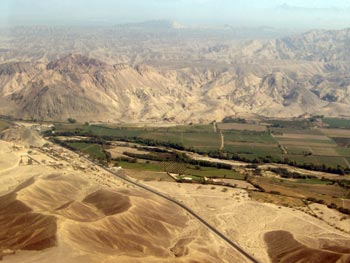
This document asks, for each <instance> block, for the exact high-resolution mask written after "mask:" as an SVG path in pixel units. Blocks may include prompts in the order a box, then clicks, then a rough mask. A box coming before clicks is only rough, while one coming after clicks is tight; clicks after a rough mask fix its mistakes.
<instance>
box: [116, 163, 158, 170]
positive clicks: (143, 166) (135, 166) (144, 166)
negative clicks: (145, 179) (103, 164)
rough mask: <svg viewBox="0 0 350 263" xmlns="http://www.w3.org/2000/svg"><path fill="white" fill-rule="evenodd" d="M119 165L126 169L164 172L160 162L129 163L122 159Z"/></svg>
mask: <svg viewBox="0 0 350 263" xmlns="http://www.w3.org/2000/svg"><path fill="white" fill-rule="evenodd" d="M117 165H118V166H121V167H122V168H124V169H131V170H139V171H154V172H164V171H163V168H162V166H161V165H160V164H159V163H129V162H123V161H120V162H117Z"/></svg>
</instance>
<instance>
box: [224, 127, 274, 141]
mask: <svg viewBox="0 0 350 263" xmlns="http://www.w3.org/2000/svg"><path fill="white" fill-rule="evenodd" d="M223 134H224V137H225V142H248V143H270V144H271V143H274V144H276V143H277V142H276V140H275V139H274V138H273V137H272V136H271V134H270V133H269V132H256V131H232V130H231V131H224V132H223Z"/></svg>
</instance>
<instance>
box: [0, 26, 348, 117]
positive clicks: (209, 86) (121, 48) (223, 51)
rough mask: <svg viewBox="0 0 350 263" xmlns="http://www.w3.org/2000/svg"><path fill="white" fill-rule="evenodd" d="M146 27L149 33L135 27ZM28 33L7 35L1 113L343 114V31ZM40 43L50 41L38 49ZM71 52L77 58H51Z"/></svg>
mask: <svg viewBox="0 0 350 263" xmlns="http://www.w3.org/2000/svg"><path fill="white" fill-rule="evenodd" d="M152 23H156V24H158V25H159V22H149V23H146V25H145V24H143V25H142V26H146V27H151V26H152ZM138 26H140V25H138ZM163 26H164V27H172V26H173V25H172V24H169V23H164V24H163ZM17 30H18V31H17ZM31 30H32V31H31V32H30V30H27V31H28V32H29V33H28V32H27V33H26V32H25V31H23V29H15V30H14V35H16V34H17V32H22V33H23V36H24V37H23V38H24V40H21V41H23V44H18V43H21V42H20V41H19V40H18V42H15V43H16V45H18V47H15V46H11V48H12V50H11V51H9V52H6V53H4V55H1V54H0V58H2V60H3V61H4V62H3V63H2V64H0V114H1V115H12V116H16V117H19V118H26V119H44V120H66V119H67V118H69V117H72V118H76V119H79V120H81V121H111V122H118V121H125V122H129V121H172V122H206V121H212V120H221V119H223V118H224V117H226V116H232V115H236V114H243V113H244V114H246V113H248V114H259V115H264V116H272V117H296V116H300V115H304V114H306V113H308V114H324V115H327V116H350V63H349V62H350V55H349V54H350V29H344V30H337V31H324V30H314V31H310V32H306V33H304V34H299V35H294V36H290V37H282V38H277V39H267V40H243V41H237V40H236V39H233V40H232V39H230V38H229V37H231V36H232V35H229V34H227V29H226V31H221V33H220V32H215V30H214V31H213V30H211V31H205V30H204V29H201V30H198V31H196V30H194V29H192V30H189V31H187V30H185V31H182V30H180V31H179V32H180V33H175V34H170V33H168V32H169V30H165V31H164V32H163V33H162V30H158V31H157V30H156V31H154V32H159V34H155V33H149V32H148V33H144V30H142V29H141V30H135V31H133V33H130V32H131V31H130V30H126V29H116V28H114V27H113V28H107V29H103V30H102V29H99V30H101V31H96V32H95V33H94V34H95V35H94V34H92V33H90V35H89V36H90V37H89V38H88V37H87V35H85V34H88V33H87V32H85V31H83V32H81V31H79V32H80V34H81V35H79V38H76V37H75V36H76V35H75V34H73V32H75V30H77V29H75V28H73V29H65V30H63V29H50V28H39V29H31ZM229 30H230V29H229ZM266 30H270V29H266ZM34 32H37V33H34ZM38 32H40V33H38ZM57 32H58V33H57ZM138 32H139V33H138ZM208 32H209V33H208ZM56 33H57V35H56ZM26 34H27V35H26ZM28 34H29V35H31V36H34V35H35V36H37V35H40V36H37V37H36V38H35V40H33V37H32V38H29V37H28ZM62 34H64V35H65V36H66V38H67V39H68V40H67V41H62V40H60V39H61V38H62V39H64V38H63V37H62ZM70 34H72V37H70ZM130 34H132V36H133V39H134V40H133V42H132V41H131V40H128V38H129V37H130ZM220 34H224V35H220ZM49 36H50V37H53V38H54V39H55V37H57V39H56V41H53V40H52V42H50V43H51V44H52V47H51V46H50V48H45V46H47V45H51V44H48V42H46V40H47V41H50V40H49V39H50V38H49ZM116 36H120V38H117V37H116ZM205 36H206V37H207V38H208V39H205V38H204V37H205ZM209 36H211V39H209ZM59 37H60V38H59ZM225 37H227V38H229V39H226V40H225ZM27 38H28V39H31V40H27V41H25V39H27ZM130 38H131V37H130ZM81 39H84V41H83V42H84V43H81V41H82V40H81ZM44 40H45V41H44ZM136 40H137V41H136ZM0 43H2V42H1V41H0ZM3 43H5V42H3ZM35 43H36V44H35ZM59 44H61V45H59ZM41 45H43V47H41ZM56 45H57V46H56ZM72 45H73V46H75V47H78V48H75V49H77V50H80V51H82V52H72V53H71V54H70V55H64V56H62V55H60V54H62V53H66V52H67V51H68V50H71V49H70V47H71V46H72ZM80 45H81V46H80ZM4 46H6V45H5V44H4ZM19 46H21V47H23V48H22V49H20V48H19ZM53 47H57V49H56V50H55V49H54V48H53ZM99 47H100V48H99ZM102 47H104V48H102ZM27 48H30V51H28V50H27ZM4 49H5V48H4ZM42 52H43V53H42ZM16 55H17V56H18V55H19V56H20V57H21V58H20V59H14V57H15V56H16ZM14 60H16V61H14ZM18 61H27V62H18Z"/></svg>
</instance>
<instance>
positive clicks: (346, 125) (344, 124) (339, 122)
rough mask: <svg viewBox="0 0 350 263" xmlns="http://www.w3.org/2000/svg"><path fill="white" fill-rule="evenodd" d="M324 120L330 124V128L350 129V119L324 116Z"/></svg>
mask: <svg viewBox="0 0 350 263" xmlns="http://www.w3.org/2000/svg"><path fill="white" fill-rule="evenodd" d="M323 122H324V123H326V124H328V125H329V128H342V129H350V120H348V119H340V118H324V119H323Z"/></svg>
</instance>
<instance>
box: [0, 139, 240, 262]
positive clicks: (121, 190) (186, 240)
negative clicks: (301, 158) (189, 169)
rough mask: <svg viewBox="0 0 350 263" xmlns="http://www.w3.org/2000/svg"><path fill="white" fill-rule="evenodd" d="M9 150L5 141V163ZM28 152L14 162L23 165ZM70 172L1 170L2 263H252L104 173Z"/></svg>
mask: <svg viewBox="0 0 350 263" xmlns="http://www.w3.org/2000/svg"><path fill="white" fill-rule="evenodd" d="M10 145H11V144H10V143H5V142H3V141H0V146H6V147H1V149H0V159H1V158H3V159H6V158H7V157H6V156H7V155H8V152H6V151H11V147H10ZM4 149H5V150H4ZM26 151H27V150H26V149H23V150H19V151H18V150H17V151H13V152H11V153H12V156H11V155H10V156H11V158H14V159H15V160H16V162H15V163H18V159H19V158H20V156H21V155H22V154H24V153H25V152H26ZM35 158H36V159H37V160H42V159H45V158H47V159H48V158H49V157H47V156H45V155H44V154H42V153H40V152H37V153H35ZM6 163H8V162H4V164H6ZM46 163H47V162H46ZM64 165H65V167H66V168H64V169H63V170H58V169H57V168H53V167H51V166H48V165H45V164H43V162H41V163H40V164H36V165H32V166H28V165H23V166H20V165H19V164H18V165H13V164H11V162H9V163H8V165H3V167H0V183H1V185H2V188H1V190H0V225H1V228H0V258H3V260H4V262H73V263H74V262H200V263H202V262H246V261H245V259H244V258H242V257H241V256H240V255H239V254H238V253H237V252H236V251H234V250H233V249H231V248H230V247H228V246H227V244H226V243H224V242H223V241H221V240H220V239H218V238H217V237H216V236H214V235H213V234H211V233H210V232H208V230H207V229H206V228H205V227H203V226H202V225H200V224H199V223H198V222H197V221H195V220H194V219H193V218H191V217H189V216H188V215H187V214H186V213H185V212H184V211H183V210H182V209H180V208H179V207H177V206H175V205H173V204H171V203H169V202H167V201H165V200H163V199H161V198H159V197H157V196H155V195H152V194H149V193H147V192H144V191H141V190H138V189H136V188H133V187H130V186H127V185H123V183H121V182H120V181H118V180H116V179H115V178H111V177H106V176H107V175H106V174H103V173H102V172H101V171H100V170H98V169H97V170H94V171H93V172H92V171H85V172H82V171H79V170H74V169H72V167H69V165H68V164H67V163H65V164H64ZM106 178H108V182H109V185H110V186H107V185H106V182H107V179H106ZM102 184H103V186H102Z"/></svg>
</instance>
